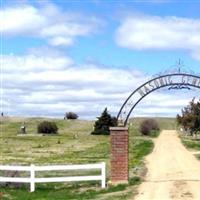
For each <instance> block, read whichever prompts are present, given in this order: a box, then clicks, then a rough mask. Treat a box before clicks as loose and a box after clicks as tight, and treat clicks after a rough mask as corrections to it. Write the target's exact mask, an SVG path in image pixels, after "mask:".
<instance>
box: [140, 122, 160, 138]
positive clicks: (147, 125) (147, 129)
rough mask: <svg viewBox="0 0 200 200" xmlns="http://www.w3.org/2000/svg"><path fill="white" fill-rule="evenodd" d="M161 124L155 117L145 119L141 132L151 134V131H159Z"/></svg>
mask: <svg viewBox="0 0 200 200" xmlns="http://www.w3.org/2000/svg"><path fill="white" fill-rule="evenodd" d="M158 130H159V126H158V123H157V121H156V120H154V119H145V120H144V121H142V123H141V124H140V132H141V133H142V134H143V135H151V132H154V131H158Z"/></svg>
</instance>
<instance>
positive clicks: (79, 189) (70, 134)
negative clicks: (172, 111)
mask: <svg viewBox="0 0 200 200" xmlns="http://www.w3.org/2000/svg"><path fill="white" fill-rule="evenodd" d="M42 120H44V119H43V118H4V119H3V120H1V121H0V125H1V130H2V131H1V135H0V152H1V156H0V163H1V164H18V165H29V164H31V163H32V164H35V165H45V164H48V165H49V164H82V163H96V162H102V161H104V162H106V166H107V170H106V171H107V177H108V180H109V175H110V137H109V136H95V135H91V134H90V133H91V131H92V129H93V124H94V122H92V121H81V120H75V121H68V120H59V119H48V120H52V121H55V122H56V124H57V126H58V127H59V134H58V135H47V136H42V135H41V134H37V132H36V131H37V124H38V123H40V122H41V121H42ZM23 121H25V123H26V126H27V134H26V135H18V134H17V133H18V132H19V130H20V126H21V124H22V122H23ZM140 121H141V118H139V119H135V120H134V123H133V125H132V126H130V132H129V138H130V139H129V168H130V177H131V179H130V185H120V186H116V187H109V188H108V189H104V190H102V189H101V188H100V184H99V182H98V181H97V182H85V183H76V184H75V183H67V184H66V183H60V184H54V183H51V184H37V185H36V191H35V192H34V193H29V192H28V190H29V189H28V187H24V188H20V189H11V188H0V191H1V192H3V194H4V195H3V196H4V197H3V198H2V199H5V200H7V199H11V200H12V199H13V200H22V199H24V200H29V199H30V200H55V199H58V200H62V199H77V200H79V199H102V200H106V199H109V200H112V199H113V200H117V199H124V200H125V199H128V198H129V197H130V196H131V195H133V193H134V190H133V189H132V188H131V187H132V185H136V184H139V183H140V178H138V175H139V171H141V170H143V169H144V163H143V159H144V156H146V155H147V154H149V153H150V152H151V151H152V149H153V142H152V139H151V138H150V137H144V136H141V135H140V133H139V131H138V126H139V123H140ZM158 121H159V123H161V126H162V127H165V129H167V128H166V126H169V127H168V128H169V129H171V127H172V126H173V125H170V123H172V124H173V120H172V119H170V120H169V119H167V123H165V122H164V119H161V120H160V119H159V120H158ZM54 173H55V172H54ZM54 173H51V175H55V174H54ZM78 173H80V172H78ZM92 173H94V174H95V173H97V172H96V171H94V172H92ZM80 174H81V173H80ZM46 175H47V176H48V174H46Z"/></svg>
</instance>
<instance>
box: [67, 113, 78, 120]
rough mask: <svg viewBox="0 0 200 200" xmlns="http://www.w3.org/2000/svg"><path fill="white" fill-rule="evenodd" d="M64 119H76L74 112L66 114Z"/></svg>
mask: <svg viewBox="0 0 200 200" xmlns="http://www.w3.org/2000/svg"><path fill="white" fill-rule="evenodd" d="M65 119H78V115H77V114H76V113H74V112H67V113H66V114H65Z"/></svg>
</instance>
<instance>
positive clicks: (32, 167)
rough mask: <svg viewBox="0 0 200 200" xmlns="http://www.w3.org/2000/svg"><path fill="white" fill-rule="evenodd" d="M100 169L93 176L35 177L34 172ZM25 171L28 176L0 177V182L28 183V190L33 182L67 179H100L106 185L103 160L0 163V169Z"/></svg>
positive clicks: (31, 188)
mask: <svg viewBox="0 0 200 200" xmlns="http://www.w3.org/2000/svg"><path fill="white" fill-rule="evenodd" d="M90 169H100V170H101V174H100V175H95V176H67V177H51V178H37V177H35V172H39V171H61V170H62V171H63V170H70V171H71V170H90ZM5 170H6V171H26V172H30V177H25V178H22V177H0V182H14V183H30V192H34V191H35V183H52V182H69V181H93V180H96V181H101V187H102V188H105V187H106V164H105V163H104V162H102V163H98V164H86V165H51V166H35V165H30V166H8V165H7V166H6V165H0V171H5Z"/></svg>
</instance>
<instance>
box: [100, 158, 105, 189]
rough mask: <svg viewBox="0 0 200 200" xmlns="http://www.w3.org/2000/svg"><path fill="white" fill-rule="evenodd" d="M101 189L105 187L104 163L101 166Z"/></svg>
mask: <svg viewBox="0 0 200 200" xmlns="http://www.w3.org/2000/svg"><path fill="white" fill-rule="evenodd" d="M101 187H102V188H105V187H106V164H105V162H102V165H101Z"/></svg>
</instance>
